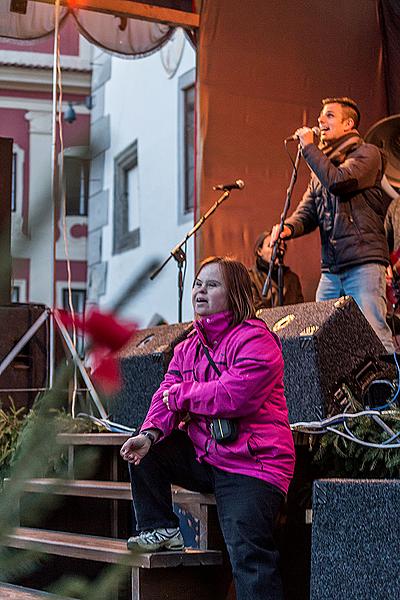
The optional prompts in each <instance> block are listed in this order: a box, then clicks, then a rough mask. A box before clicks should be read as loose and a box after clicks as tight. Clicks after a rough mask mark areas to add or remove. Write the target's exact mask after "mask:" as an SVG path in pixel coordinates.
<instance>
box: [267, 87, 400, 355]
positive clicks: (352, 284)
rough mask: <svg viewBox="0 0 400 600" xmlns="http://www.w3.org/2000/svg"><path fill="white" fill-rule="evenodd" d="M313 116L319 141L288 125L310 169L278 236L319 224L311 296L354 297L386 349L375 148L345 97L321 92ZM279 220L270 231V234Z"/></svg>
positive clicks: (384, 251)
mask: <svg viewBox="0 0 400 600" xmlns="http://www.w3.org/2000/svg"><path fill="white" fill-rule="evenodd" d="M322 105H323V107H322V111H321V113H320V115H319V118H318V123H319V127H320V130H321V133H320V144H319V146H317V145H316V143H315V139H314V132H313V131H312V129H310V128H309V127H300V129H298V130H297V131H296V133H295V136H296V137H297V138H298V140H299V143H300V145H301V148H302V155H303V157H304V159H305V161H306V162H307V164H308V166H309V167H310V169H311V172H312V173H311V179H310V182H309V185H308V188H307V190H306V192H305V194H304V196H303V199H302V201H301V202H300V203H299V205H298V207H297V209H296V210H295V212H294V213H293V215H292V216H291V217H290V218H289V219H287V221H285V225H284V228H283V231H282V233H281V238H286V239H287V238H295V237H300V236H301V235H305V234H307V233H310V232H311V231H313V230H314V229H316V228H317V227H319V230H320V235H321V246H322V260H321V267H322V273H321V278H320V282H319V285H318V289H317V294H316V300H317V301H321V300H330V299H332V298H338V297H340V296H342V295H349V296H352V297H353V298H354V300H355V301H356V302H357V304H358V306H359V307H360V309H361V310H362V312H363V313H364V315H365V317H366V318H367V319H368V321H369V322H370V324H371V326H372V327H373V329H374V330H375V332H376V334H377V335H378V337H379V338H380V340H381V341H382V343H383V345H384V346H385V348H386V350H387V352H389V353H393V352H394V347H393V342H392V336H391V332H390V329H389V327H388V325H387V323H386V299H385V269H386V266H387V265H388V264H389V255H388V247H387V242H386V237H385V229H384V219H385V203H384V201H383V196H382V189H381V179H382V176H383V173H384V161H383V157H382V155H381V152H380V150H379V149H378V148H377V147H376V146H373V145H372V144H366V143H365V142H364V141H363V140H362V139H361V137H360V134H359V133H358V131H357V127H358V124H359V121H360V111H359V109H358V106H357V104H356V103H355V102H354V100H352V99H351V98H344V97H343V98H325V99H324V100H322ZM278 230H279V226H278V225H275V226H274V228H273V231H272V241H271V243H273V241H274V240H275V239H276V237H277V235H278Z"/></svg>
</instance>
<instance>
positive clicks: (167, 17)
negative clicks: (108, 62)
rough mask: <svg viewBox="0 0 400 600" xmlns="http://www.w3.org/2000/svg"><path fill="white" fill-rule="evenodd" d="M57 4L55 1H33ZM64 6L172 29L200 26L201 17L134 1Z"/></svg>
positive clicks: (72, 1) (64, 1)
mask: <svg viewBox="0 0 400 600" xmlns="http://www.w3.org/2000/svg"><path fill="white" fill-rule="evenodd" d="M33 1H34V2H44V3H46V4H55V2H54V0H33ZM60 3H61V5H62V6H66V7H68V6H70V7H71V8H78V9H82V10H92V11H94V12H100V13H105V14H108V15H114V16H116V17H129V18H132V19H140V20H142V21H153V22H158V23H165V24H166V25H171V26H172V27H183V28H186V29H197V28H198V27H199V26H200V15H199V14H198V13H189V12H185V11H183V10H175V9H172V8H163V7H161V6H154V5H152V4H142V3H141V2H135V1H134V0H61V2H60Z"/></svg>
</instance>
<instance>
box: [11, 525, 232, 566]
mask: <svg viewBox="0 0 400 600" xmlns="http://www.w3.org/2000/svg"><path fill="white" fill-rule="evenodd" d="M5 545H7V546H9V547H11V548H19V549H23V550H33V551H36V552H43V553H45V554H55V555H57V556H68V557H70V558H79V559H85V560H92V561H97V562H103V563H108V564H123V565H127V566H129V567H138V568H141V569H154V568H167V567H179V566H188V567H194V566H200V565H219V564H221V562H222V555H221V552H219V551H216V550H193V549H191V548H187V549H185V550H184V551H182V552H179V551H170V552H153V553H143V554H140V553H135V552H130V551H129V550H128V549H127V547H126V541H125V540H116V539H110V538H103V537H96V536H91V535H77V534H74V533H62V532H58V531H48V530H46V529H31V528H28V527H17V528H16V529H15V530H14V531H13V532H12V533H11V534H9V535H7V536H6V540H5Z"/></svg>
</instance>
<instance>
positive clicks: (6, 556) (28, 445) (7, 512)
mask: <svg viewBox="0 0 400 600" xmlns="http://www.w3.org/2000/svg"><path fill="white" fill-rule="evenodd" d="M71 374H72V366H70V367H66V368H63V369H61V370H60V371H59V372H58V376H57V380H56V383H55V386H54V388H53V389H52V390H50V391H49V392H48V393H46V394H45V395H43V396H42V397H41V398H39V399H38V400H37V401H36V402H35V405H34V408H33V410H32V411H31V412H30V413H29V415H26V414H25V415H24V414H23V411H22V410H15V408H14V407H12V408H11V410H10V411H9V413H6V412H5V411H0V424H1V426H2V430H3V432H4V434H5V442H4V447H3V454H2V456H3V458H4V465H7V469H8V471H9V477H10V479H9V481H8V482H7V485H5V486H4V487H3V490H2V493H1V495H0V581H3V582H13V581H18V580H19V579H20V578H21V577H24V578H28V579H29V574H31V573H33V572H34V571H35V569H36V568H37V567H38V565H39V564H43V560H45V557H44V556H43V555H42V554H39V553H35V552H31V551H23V553H21V551H14V550H13V549H8V548H7V540H6V537H7V535H8V534H9V533H11V531H12V530H13V528H14V526H15V524H16V523H18V519H19V505H20V498H21V495H22V493H23V490H24V485H25V482H26V481H27V480H29V479H31V478H32V477H36V476H43V475H44V474H46V473H48V471H49V468H50V469H54V470H56V471H57V470H58V471H59V473H60V474H61V475H63V476H65V474H66V472H65V470H64V471H63V469H62V463H63V460H62V455H63V452H64V448H63V447H62V446H60V444H59V443H58V442H57V434H58V433H59V432H60V431H70V432H71V431H72V432H78V431H82V430H85V431H87V430H88V429H89V430H90V431H93V430H98V426H97V425H95V424H93V423H91V422H90V421H87V420H86V419H72V418H71V417H70V416H69V415H67V414H66V413H65V411H64V409H63V407H64V406H66V403H67V389H68V385H67V384H68V381H69V378H70V377H71ZM14 450H15V452H14ZM94 464H95V456H94V454H93V449H90V450H88V451H87V452H85V453H83V454H82V456H81V459H80V462H79V463H78V464H77V465H76V467H77V469H78V470H80V471H81V473H83V474H84V475H87V474H88V469H91V468H93V465H94ZM60 465H61V467H60ZM60 502H62V500H61V497H60V496H58V497H56V496H55V495H53V496H51V497H49V496H48V495H45V494H32V495H30V498H29V504H28V508H26V507H25V510H29V515H30V516H32V515H35V514H36V515H40V516H43V515H44V514H46V513H48V511H50V510H52V509H53V508H54V507H55V506H57V505H59V503H60ZM126 573H127V571H126V567H123V566H122V567H121V566H118V567H115V568H114V567H110V568H109V569H106V570H105V571H104V572H102V573H101V574H100V575H99V577H98V579H96V580H94V581H90V580H88V579H85V578H84V577H75V576H74V577H68V578H64V579H63V580H61V581H59V582H57V583H56V584H54V585H52V591H53V592H55V593H57V594H60V595H63V596H66V595H69V594H72V597H75V598H81V599H85V600H91V599H93V600H94V599H95V598H96V600H97V599H98V598H102V599H104V600H106V599H108V598H110V599H111V598H113V597H115V589H116V587H117V585H118V581H119V580H120V578H121V577H122V576H125V575H126Z"/></svg>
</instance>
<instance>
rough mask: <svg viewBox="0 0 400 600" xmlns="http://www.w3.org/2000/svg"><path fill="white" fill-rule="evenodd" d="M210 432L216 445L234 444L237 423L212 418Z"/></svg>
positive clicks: (217, 372) (216, 369)
mask: <svg viewBox="0 0 400 600" xmlns="http://www.w3.org/2000/svg"><path fill="white" fill-rule="evenodd" d="M200 343H201V345H202V346H203V350H204V354H205V355H206V357H207V360H208V362H209V363H210V365H211V366H212V368H213V369H214V371H215V372H216V374H217V375H218V377H220V376H221V371H220V370H219V369H218V367H217V365H216V364H215V362H214V361H213V359H212V358H211V355H210V353H209V351H208V348H207V347H206V346H205V345H204V344H203V343H202V342H201V340H200ZM210 431H211V437H212V438H213V439H214V440H215V441H216V442H217V443H218V444H228V443H229V442H234V441H235V440H236V438H237V436H238V428H237V423H236V421H235V420H234V419H220V418H219V417H214V418H213V419H211V424H210Z"/></svg>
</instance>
